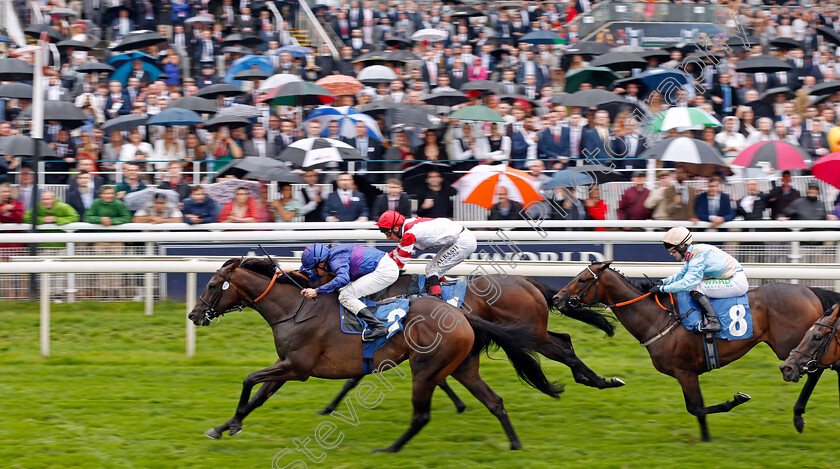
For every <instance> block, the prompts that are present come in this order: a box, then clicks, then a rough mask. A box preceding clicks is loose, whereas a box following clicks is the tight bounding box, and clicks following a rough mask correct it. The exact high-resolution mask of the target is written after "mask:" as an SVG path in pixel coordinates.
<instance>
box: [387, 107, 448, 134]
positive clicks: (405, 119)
mask: <svg viewBox="0 0 840 469" xmlns="http://www.w3.org/2000/svg"><path fill="white" fill-rule="evenodd" d="M392 124H394V125H401V126H403V127H415V128H419V129H437V128H439V127H441V126H442V125H443V119H441V118H440V117H438V116H436V115H434V114H432V113H431V111H429V109H427V108H424V107H421V106H410V105H405V106H401V107H399V108H397V109H396V110H395V111H394V115H393V120H392Z"/></svg>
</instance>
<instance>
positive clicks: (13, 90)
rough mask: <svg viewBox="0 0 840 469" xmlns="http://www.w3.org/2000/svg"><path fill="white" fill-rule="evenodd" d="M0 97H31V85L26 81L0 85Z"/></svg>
mask: <svg viewBox="0 0 840 469" xmlns="http://www.w3.org/2000/svg"><path fill="white" fill-rule="evenodd" d="M0 98H9V99H32V85H27V84H26V83H9V84H7V85H3V86H0Z"/></svg>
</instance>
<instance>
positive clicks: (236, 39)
mask: <svg viewBox="0 0 840 469" xmlns="http://www.w3.org/2000/svg"><path fill="white" fill-rule="evenodd" d="M263 42H265V41H263V40H262V39H260V38H258V37H257V36H254V35H253V34H242V33H233V34H228V35H227V36H225V39H224V40H223V41H222V45H225V46H233V45H237V44H238V45H242V46H258V45H260V44H262V43H263Z"/></svg>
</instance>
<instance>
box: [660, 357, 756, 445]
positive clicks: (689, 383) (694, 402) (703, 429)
mask: <svg viewBox="0 0 840 469" xmlns="http://www.w3.org/2000/svg"><path fill="white" fill-rule="evenodd" d="M674 377H675V378H676V379H677V381H679V383H680V386H681V387H682V390H683V396H684V397H685V408H686V410H688V413H690V414H691V415H693V416H695V417H697V421H698V422H699V423H700V436H701V438H702V439H703V441H712V438H711V437H710V436H709V427H708V425H707V424H706V415H708V414H717V413H720V412H729V411H730V410H732V409H733V408H735V407H737V406H739V405H741V404H743V403H744V402H747V401H748V400H750V396H749V395H747V394H744V393H742V392H739V393H735V396H734V398H733V399H732V400H729V401H726V402H723V403H720V404H717V405H713V406H709V407H706V406H705V405H704V404H703V393H702V392H700V378H699V376H698V375H697V373H694V372H691V371H680V372H678V373H674Z"/></svg>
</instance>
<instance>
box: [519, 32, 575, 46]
mask: <svg viewBox="0 0 840 469" xmlns="http://www.w3.org/2000/svg"><path fill="white" fill-rule="evenodd" d="M519 42H527V43H528V44H534V45H537V44H563V43H565V42H566V39H564V38H563V36H561V35H559V34H557V33H555V32H554V31H544V30H536V31H531V32H530V33H528V34H526V35H524V36H522V37H521V38H519Z"/></svg>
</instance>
